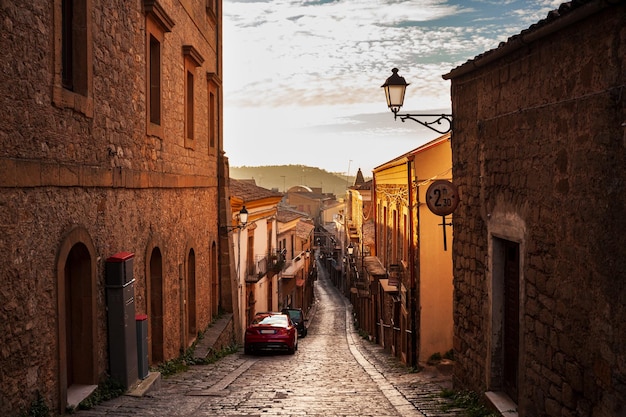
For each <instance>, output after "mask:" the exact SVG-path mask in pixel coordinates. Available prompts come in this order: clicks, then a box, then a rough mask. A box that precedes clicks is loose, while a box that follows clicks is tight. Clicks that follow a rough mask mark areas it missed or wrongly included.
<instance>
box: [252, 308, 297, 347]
mask: <svg viewBox="0 0 626 417" xmlns="http://www.w3.org/2000/svg"><path fill="white" fill-rule="evenodd" d="M297 349H298V330H297V329H296V325H295V324H294V323H293V322H292V321H291V319H290V318H289V316H288V315H286V314H283V313H274V312H271V313H258V314H257V315H256V316H254V319H253V320H252V323H251V324H250V325H249V326H248V328H247V329H246V335H245V337H244V345H243V350H244V353H245V354H246V355H249V354H250V353H252V352H255V351H262V350H286V351H287V352H289V354H294V353H295V351H296V350H297Z"/></svg>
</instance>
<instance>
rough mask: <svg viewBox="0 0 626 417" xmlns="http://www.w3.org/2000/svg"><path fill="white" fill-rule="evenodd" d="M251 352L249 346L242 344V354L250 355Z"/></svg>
mask: <svg viewBox="0 0 626 417" xmlns="http://www.w3.org/2000/svg"><path fill="white" fill-rule="evenodd" d="M251 353H252V349H250V346H248V345H244V347H243V354H244V355H250V354H251Z"/></svg>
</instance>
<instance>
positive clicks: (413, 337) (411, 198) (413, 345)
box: [406, 157, 419, 367]
mask: <svg viewBox="0 0 626 417" xmlns="http://www.w3.org/2000/svg"><path fill="white" fill-rule="evenodd" d="M414 163H415V161H414V159H413V158H412V157H411V158H409V159H408V161H407V164H406V165H407V185H408V189H409V216H408V217H409V227H408V230H409V239H408V240H409V278H410V283H411V308H410V309H409V311H410V312H411V352H410V354H411V356H410V358H411V365H412V366H415V367H417V323H416V316H417V295H416V291H415V286H416V280H415V265H416V262H415V253H416V251H415V242H414V241H413V236H415V235H416V233H413V225H414V222H413V207H415V216H416V219H417V220H418V222H417V224H418V225H419V204H418V200H419V190H418V189H416V190H415V191H414V190H413V181H412V180H413V175H412V173H411V172H412V168H413V165H414ZM415 180H416V182H415V183H416V184H417V178H416V179H415ZM414 194H417V197H418V198H414ZM414 200H415V204H413V201H414ZM418 238H419V234H418Z"/></svg>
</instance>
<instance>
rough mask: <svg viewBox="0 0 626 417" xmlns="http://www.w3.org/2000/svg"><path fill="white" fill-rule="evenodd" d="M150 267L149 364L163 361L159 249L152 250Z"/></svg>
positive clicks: (161, 270) (161, 280)
mask: <svg viewBox="0 0 626 417" xmlns="http://www.w3.org/2000/svg"><path fill="white" fill-rule="evenodd" d="M148 264H149V265H150V271H149V279H150V315H149V318H148V326H149V329H148V355H149V361H150V364H158V363H161V362H163V361H164V360H165V356H164V353H163V257H162V255H161V250H160V249H159V248H153V249H152V252H151V253H150V258H149V260H148Z"/></svg>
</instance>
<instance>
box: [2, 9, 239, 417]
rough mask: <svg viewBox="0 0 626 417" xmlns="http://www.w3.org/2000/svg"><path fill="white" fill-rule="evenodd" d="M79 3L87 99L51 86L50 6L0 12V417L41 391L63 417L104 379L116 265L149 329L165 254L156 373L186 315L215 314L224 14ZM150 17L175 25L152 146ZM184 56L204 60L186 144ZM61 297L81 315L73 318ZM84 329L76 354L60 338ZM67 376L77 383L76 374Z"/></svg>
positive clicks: (200, 322) (173, 353) (24, 406)
mask: <svg viewBox="0 0 626 417" xmlns="http://www.w3.org/2000/svg"><path fill="white" fill-rule="evenodd" d="M79 3H83V4H86V5H87V6H85V7H87V8H88V10H87V13H86V14H87V16H88V18H89V19H88V28H89V35H88V44H89V48H88V54H89V51H90V54H89V57H88V68H89V69H90V71H91V75H90V77H91V78H90V80H91V83H90V84H89V92H88V94H87V95H86V96H82V95H80V94H75V93H71V92H69V93H68V91H63V88H62V87H61V86H60V85H59V84H58V75H59V74H58V62H59V59H60V50H59V49H58V48H57V46H56V44H55V42H56V39H57V38H58V36H59V24H60V21H59V19H58V18H57V19H55V16H59V11H60V6H61V1H60V0H54V1H43V0H37V1H33V2H17V3H15V2H9V3H3V4H2V5H0V16H2V19H0V21H1V22H2V23H1V25H2V33H3V35H2V36H1V37H0V46H1V47H2V50H3V54H4V62H5V63H6V65H3V69H2V71H0V104H1V106H2V108H3V112H2V116H0V253H2V254H3V256H2V257H0V272H1V275H2V277H3V285H2V286H0V322H2V323H3V325H2V331H0V369H2V372H0V414H2V415H7V416H14V415H20V414H21V413H24V412H26V411H27V410H28V407H29V405H30V404H31V403H32V402H33V401H34V400H35V399H36V397H37V394H38V393H39V394H41V396H42V397H43V399H44V401H45V402H46V404H47V405H48V406H49V408H50V409H51V410H53V411H55V412H56V411H58V412H63V411H65V405H66V401H67V398H66V396H67V392H68V390H70V389H71V386H72V384H78V383H81V384H85V383H87V384H89V383H93V384H97V383H98V382H100V381H101V380H102V379H103V378H105V377H106V376H107V373H108V370H109V354H108V335H107V312H106V307H107V305H106V302H107V300H106V286H105V261H106V259H107V258H108V257H110V256H111V255H113V254H115V253H117V252H120V251H128V252H132V253H134V263H133V275H134V278H135V284H134V288H135V298H134V303H135V310H136V313H145V314H148V317H149V319H148V320H152V316H151V314H154V313H153V312H152V311H151V300H150V298H151V288H150V286H151V284H150V274H151V273H153V274H154V273H156V272H155V271H154V270H152V269H151V267H150V265H149V259H148V258H149V257H150V255H151V253H152V250H153V249H154V248H158V249H159V251H160V253H161V256H162V260H161V264H160V269H161V270H160V274H161V276H162V282H163V283H162V293H163V295H162V300H160V302H161V305H162V310H163V317H162V323H163V326H162V327H163V337H162V347H161V348H160V349H161V350H162V360H168V359H171V358H174V357H177V356H178V355H179V354H180V352H181V350H184V349H185V348H186V347H188V346H189V345H190V344H191V343H192V342H193V338H194V336H193V334H191V332H190V331H189V320H190V319H189V317H190V316H194V317H195V320H194V321H195V327H196V329H197V331H200V330H203V329H204V328H205V327H206V326H207V325H208V324H209V323H210V322H211V320H212V314H213V312H214V311H217V310H216V307H215V306H214V305H213V304H214V300H215V294H214V292H215V291H216V290H217V288H218V286H217V285H216V284H215V283H216V282H217V280H219V277H217V276H216V274H217V271H218V268H217V266H216V264H217V261H218V259H217V256H216V255H214V254H217V253H220V252H221V251H220V250H214V249H213V250H212V247H213V245H217V247H218V248H219V246H220V239H219V235H218V223H219V222H218V216H219V214H218V213H219V210H218V195H219V194H220V192H219V190H218V187H219V186H220V185H219V184H218V171H219V170H218V168H220V167H221V166H222V165H223V163H224V162H223V160H222V157H223V152H222V150H221V148H222V138H221V136H220V137H219V140H218V142H217V149H210V148H209V144H208V131H209V127H210V124H209V120H208V106H209V105H208V102H209V99H208V91H209V86H208V80H209V78H210V79H212V80H214V82H215V79H216V77H217V88H218V90H217V93H218V95H221V92H220V91H219V82H220V79H221V74H220V72H221V68H220V65H221V64H220V62H221V59H218V55H219V54H221V39H220V36H221V29H220V28H221V16H220V15H219V14H218V15H215V14H213V13H209V11H208V10H207V9H206V5H205V4H204V3H203V2H192V1H183V2H175V1H170V0H162V1H161V0H158V1H156V2H155V1H151V0H142V1H136V2H126V1H122V2H103V1H98V0H92V1H86V2H79ZM154 4H156V5H157V6H158V10H159V13H161V12H162V13H164V14H165V15H166V16H167V17H168V18H169V19H170V20H171V22H173V26H172V28H171V31H169V32H167V33H166V34H165V39H166V41H165V42H164V43H163V49H162V54H163V55H162V80H163V87H162V93H163V100H162V103H163V117H162V120H163V130H162V134H161V135H158V136H157V135H152V134H147V127H146V119H147V117H146V109H147V106H146V83H147V81H146V73H147V71H146V14H147V12H146V10H147V9H148V8H150V7H153V6H154ZM219 9H220V10H221V7H220V8H219ZM185 45H191V46H192V47H193V48H194V51H195V52H196V53H197V55H198V56H199V57H201V59H200V61H202V62H200V63H199V64H200V65H199V66H198V67H196V68H195V69H194V80H195V81H194V119H195V129H194V133H195V135H194V140H193V144H192V146H190V144H189V142H188V141H187V142H186V141H185V129H184V103H185V100H184V92H185V89H184V80H185V74H184V71H183V68H184V66H183V65H184V59H185V55H184V46H185ZM196 58H197V56H196ZM218 113H219V114H221V110H219V111H218ZM218 119H219V120H218V123H221V117H218ZM217 130H218V131H219V132H221V127H219V126H218V128H217ZM220 134H221V133H220ZM222 195H223V192H222ZM72 249H74V250H72ZM226 262H228V260H226ZM191 275H194V276H195V291H193V292H194V293H195V296H194V297H193V298H195V303H193V304H194V305H193V308H192V307H190V305H189V304H190V303H189V302H188V300H189V299H191V298H190V291H191V289H190V288H189V286H190V285H189V282H190V281H189V280H190V278H189V277H190V276H191ZM227 281H228V280H227ZM72 287H76V288H79V290H76V289H75V288H72ZM73 291H81V293H80V294H78V293H73ZM68 297H69V298H72V299H73V303H72V305H73V306H74V308H75V309H77V310H72V311H70V310H68V307H67V305H68V303H66V301H67V299H68ZM79 306H80V307H79ZM76 311H78V312H79V313H80V314H76ZM72 315H73V316H72ZM72 320H73V321H74V323H72ZM79 321H80V323H78V324H77V322H79ZM79 329H80V333H81V335H80V336H78V337H75V338H76V339H79V340H80V343H79V345H80V344H82V345H80V348H77V347H76V346H77V345H72V343H73V342H72V341H71V340H70V337H69V336H68V335H69V334H70V333H71V332H74V333H75V334H74V336H76V333H78V332H79ZM149 336H150V338H149V340H150V341H153V340H154V335H153V334H151V335H149ZM72 346H75V347H74V348H72ZM72 361H74V362H72ZM72 364H76V365H81V366H82V365H84V368H85V369H88V371H87V372H86V373H85V374H83V375H80V374H77V376H73V374H72V367H76V366H74V365H72ZM85 375H86V376H85Z"/></svg>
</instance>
